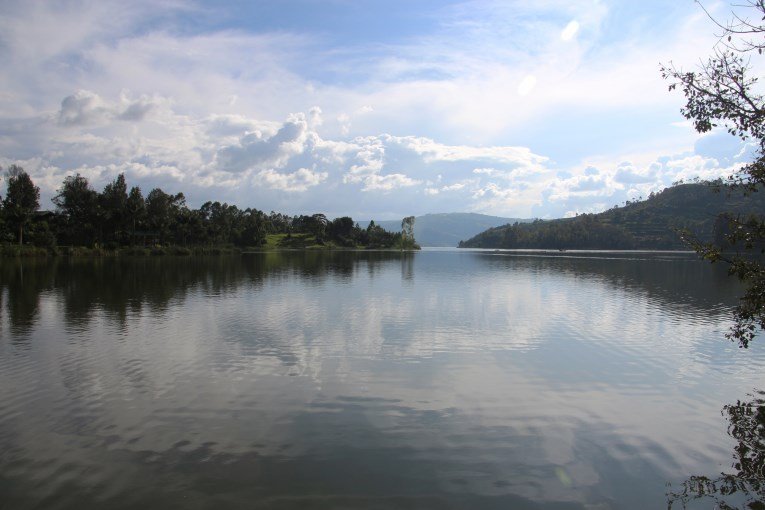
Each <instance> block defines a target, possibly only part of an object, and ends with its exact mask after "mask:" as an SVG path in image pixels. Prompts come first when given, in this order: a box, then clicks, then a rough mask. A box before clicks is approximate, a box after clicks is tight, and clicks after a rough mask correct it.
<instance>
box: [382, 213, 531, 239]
mask: <svg viewBox="0 0 765 510" xmlns="http://www.w3.org/2000/svg"><path fill="white" fill-rule="evenodd" d="M527 221H529V220H523V219H517V218H502V217H499V216H488V215H486V214H477V213H441V214H425V215H423V216H417V217H416V218H415V223H414V237H415V239H416V240H417V243H418V244H419V245H420V246H451V247H454V246H457V244H458V243H459V242H460V241H461V240H462V239H467V238H469V237H472V236H474V235H476V234H478V233H480V232H483V231H484V230H486V229H489V228H492V227H498V226H500V225H507V224H510V223H515V222H527ZM375 223H376V224H378V225H380V226H381V227H382V228H384V229H385V230H388V231H391V232H399V231H400V230H401V220H398V221H396V220H390V221H379V222H377V221H376V222H375Z"/></svg>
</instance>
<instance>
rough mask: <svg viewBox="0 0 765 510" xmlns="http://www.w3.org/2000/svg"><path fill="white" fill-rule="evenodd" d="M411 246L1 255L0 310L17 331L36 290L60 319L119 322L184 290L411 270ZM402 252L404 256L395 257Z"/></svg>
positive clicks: (36, 299)
mask: <svg viewBox="0 0 765 510" xmlns="http://www.w3.org/2000/svg"><path fill="white" fill-rule="evenodd" d="M413 257H414V255H412V254H411V253H398V252H386V251H379V252H374V251H364V252H341V251H338V252H328V251H295V252H264V253H253V254H246V255H242V256H231V257H223V256H221V257H177V258H175V257H126V258H119V257H115V258H93V259H60V258H55V259H52V260H25V259H6V260H5V261H3V264H2V265H0V317H3V316H4V315H5V316H7V321H8V323H9V325H10V327H11V331H12V332H13V333H14V337H22V336H23V335H24V333H25V332H26V331H28V330H29V329H30V328H31V327H32V326H33V324H34V323H35V321H36V320H37V318H38V315H39V307H40V296H41V295H42V294H43V293H45V292H50V293H53V295H55V296H59V297H60V299H61V306H62V312H63V316H64V319H65V321H66V323H67V325H68V326H83V325H85V324H87V323H88V322H89V321H90V319H91V318H92V316H93V312H94V311H96V310H99V311H102V312H105V313H106V314H107V315H108V316H110V317H111V318H113V319H114V320H116V321H117V322H119V323H120V324H124V323H125V322H126V321H127V317H128V315H129V314H130V313H131V312H138V311H140V310H141V309H142V308H143V307H148V308H149V309H150V310H152V311H157V312H161V311H162V310H164V309H165V308H166V307H167V305H168V303H169V302H170V301H171V300H174V299H181V300H182V299H184V298H185V297H186V296H187V295H188V293H189V292H190V291H192V290H194V291H196V292H201V293H202V294H206V295H222V294H226V293H231V292H236V291H237V290H238V289H239V288H241V287H242V286H252V285H255V286H258V285H261V284H263V283H264V282H265V281H267V280H279V279H289V278H295V277H298V278H301V279H306V280H311V281H313V282H315V283H321V281H322V280H323V279H326V278H331V279H333V280H335V281H343V280H350V279H352V278H353V275H354V274H355V273H356V272H357V271H359V268H360V267H364V268H365V270H366V271H367V272H368V274H369V275H370V276H374V275H375V274H377V273H378V270H379V269H380V268H381V266H383V265H386V264H394V263H395V264H399V263H400V264H402V277H404V276H405V275H408V276H409V277H411V274H412V272H413V270H412V267H411V259H412V258H413ZM402 258H406V259H408V260H409V262H406V261H405V260H402Z"/></svg>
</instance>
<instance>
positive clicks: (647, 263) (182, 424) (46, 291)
mask: <svg viewBox="0 0 765 510" xmlns="http://www.w3.org/2000/svg"><path fill="white" fill-rule="evenodd" d="M740 291H741V289H740V287H739V286H738V284H737V282H735V281H734V280H733V279H732V278H729V277H728V276H727V275H726V272H725V269H724V268H723V267H717V266H711V265H710V264H708V263H705V262H701V261H699V260H697V258H696V256H695V255H692V254H691V255H688V254H680V253H607V252H603V253H578V252H565V253H560V254H558V253H534V252H495V251H466V250H424V251H422V252H418V253H413V254H407V253H404V254H401V253H390V252H334V253H332V252H281V253H276V252H272V253H260V254H244V255H241V256H236V257H218V258H194V257H186V258H173V257H166V258H163V257H146V258H127V259H108V258H105V259H81V260H67V259H58V260H53V261H34V260H31V261H27V260H25V261H16V260H9V259H5V260H0V508H2V509H3V510H5V509H26V508H46V509H47V508H77V509H88V508H142V509H153V508H157V509H166V508H192V509H197V508H199V509H201V508H256V509H257V508H279V509H282V508H301V509H302V508H310V509H314V508H316V509H319V508H321V509H324V508H342V509H345V508H347V509H351V508H374V509H387V508H412V509H415V508H428V509H429V508H433V509H436V508H438V509H442V508H479V509H480V508H490V509H493V508H513V509H598V510H600V509H616V508H619V509H645V508H666V505H667V496H666V493H667V491H668V490H669V489H668V485H667V484H671V485H670V486H669V487H670V488H677V487H678V486H679V484H681V483H682V482H683V481H684V480H685V479H687V478H688V477H689V476H690V475H694V474H704V475H709V476H715V475H718V474H719V473H720V472H721V471H726V472H732V469H731V463H732V454H733V448H734V446H735V444H736V443H735V441H734V440H733V439H732V438H731V437H729V436H728V435H727V434H726V428H727V422H726V419H725V416H724V415H723V414H722V413H721V409H722V407H723V406H724V405H726V404H731V403H735V402H736V401H737V400H744V399H746V398H747V395H748V394H750V393H752V392H754V391H755V390H756V389H759V388H765V384H763V383H765V381H764V380H763V371H762V368H763V364H764V363H765V350H763V348H762V347H761V343H762V342H761V341H760V340H755V342H753V344H752V346H751V347H750V348H749V349H748V350H742V349H739V348H738V347H737V345H736V344H734V343H731V342H729V341H727V340H726V339H725V338H724V334H725V332H726V330H727V328H728V327H729V326H730V318H731V310H732V308H733V307H734V306H735V305H736V302H737V296H738V294H739V293H740ZM705 508H708V506H707V507H705Z"/></svg>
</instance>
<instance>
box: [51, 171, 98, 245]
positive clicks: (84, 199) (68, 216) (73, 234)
mask: <svg viewBox="0 0 765 510" xmlns="http://www.w3.org/2000/svg"><path fill="white" fill-rule="evenodd" d="M52 201H53V203H54V204H55V205H56V207H57V208H58V210H59V212H60V213H61V214H62V215H63V217H64V221H65V223H66V225H65V227H66V228H65V230H66V231H65V233H64V234H65V237H66V238H67V240H68V242H69V243H71V244H75V245H90V244H92V243H93V241H94V238H95V230H96V229H95V226H96V225H97V224H98V223H99V222H100V215H101V214H100V207H99V205H98V193H97V192H96V191H95V190H94V189H92V188H91V187H90V184H89V183H88V179H86V178H85V177H83V176H82V175H80V174H76V175H70V176H68V177H66V178H65V179H64V182H63V184H62V185H61V187H60V188H59V190H58V194H57V195H56V196H55V197H53V199H52Z"/></svg>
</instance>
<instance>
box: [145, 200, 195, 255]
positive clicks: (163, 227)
mask: <svg viewBox="0 0 765 510" xmlns="http://www.w3.org/2000/svg"><path fill="white" fill-rule="evenodd" d="M185 205H186V197H184V196H183V193H178V194H176V195H168V194H167V193H165V192H164V191H162V190H161V189H159V188H154V189H153V190H151V191H150V192H149V195H148V196H147V197H146V215H147V217H148V222H149V225H151V226H152V227H153V228H154V229H155V230H156V231H157V233H158V234H159V241H160V243H164V242H165V238H166V237H167V234H168V232H169V230H170V227H171V225H172V223H173V222H174V221H175V219H176V217H177V214H178V211H179V210H180V208H182V207H184V206H185Z"/></svg>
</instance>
